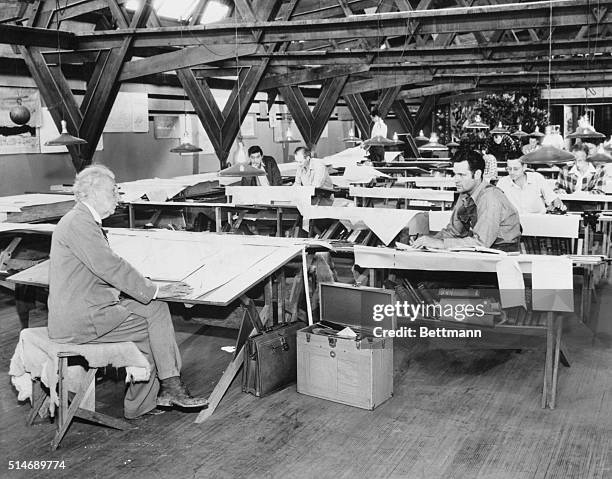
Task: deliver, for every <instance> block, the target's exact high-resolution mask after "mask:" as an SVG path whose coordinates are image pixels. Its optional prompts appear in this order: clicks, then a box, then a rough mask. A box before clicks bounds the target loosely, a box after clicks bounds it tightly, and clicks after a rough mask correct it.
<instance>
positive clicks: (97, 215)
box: [81, 201, 102, 225]
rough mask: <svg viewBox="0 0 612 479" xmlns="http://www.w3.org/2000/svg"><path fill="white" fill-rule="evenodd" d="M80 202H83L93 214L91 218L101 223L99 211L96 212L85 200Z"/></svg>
mask: <svg viewBox="0 0 612 479" xmlns="http://www.w3.org/2000/svg"><path fill="white" fill-rule="evenodd" d="M81 203H83V204H84V205H85V206H86V207H87V209H88V210H89V212H90V213H91V216H93V219H94V221H95V222H96V223H98V224H99V225H101V224H102V218H101V217H100V213H98V212H97V211H96V210H95V209H94V207H93V206H91V205H90V204H89V203H87V202H86V201H81Z"/></svg>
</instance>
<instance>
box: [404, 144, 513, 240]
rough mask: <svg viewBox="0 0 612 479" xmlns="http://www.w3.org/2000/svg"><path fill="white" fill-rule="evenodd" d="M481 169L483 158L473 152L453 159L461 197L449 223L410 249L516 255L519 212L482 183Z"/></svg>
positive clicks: (489, 186) (490, 186)
mask: <svg viewBox="0 0 612 479" xmlns="http://www.w3.org/2000/svg"><path fill="white" fill-rule="evenodd" d="M484 169H485V164H484V160H483V158H482V155H481V154H480V153H478V152H476V151H473V150H463V151H459V152H458V153H457V154H456V155H455V158H454V164H453V172H454V175H455V186H456V187H457V191H458V192H459V193H460V195H459V199H458V200H457V202H456V203H455V206H454V208H453V211H452V214H451V220H450V223H449V224H448V226H446V227H445V228H444V229H442V231H440V232H438V233H437V234H436V235H434V236H422V237H420V238H417V239H416V241H415V242H414V244H413V246H415V247H430V248H446V249H448V248H457V247H466V246H468V247H469V246H474V247H485V248H495V249H500V250H503V251H519V241H520V237H521V225H520V222H519V215H518V211H517V210H516V208H515V207H514V206H513V205H512V203H510V200H508V198H507V197H506V195H504V193H503V191H502V190H500V189H499V188H497V187H495V186H492V185H490V184H489V183H487V182H486V181H483V172H484Z"/></svg>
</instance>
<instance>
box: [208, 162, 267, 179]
mask: <svg viewBox="0 0 612 479" xmlns="http://www.w3.org/2000/svg"><path fill="white" fill-rule="evenodd" d="M265 174H266V172H265V171H264V170H260V169H258V168H255V167H253V166H251V165H248V164H244V163H240V164H237V165H234V166H230V167H229V168H226V169H225V170H221V171H220V172H219V176H233V177H245V176H264V175H265Z"/></svg>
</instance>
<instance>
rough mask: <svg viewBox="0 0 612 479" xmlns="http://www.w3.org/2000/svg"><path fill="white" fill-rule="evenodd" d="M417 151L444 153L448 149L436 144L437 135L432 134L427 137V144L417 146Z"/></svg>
mask: <svg viewBox="0 0 612 479" xmlns="http://www.w3.org/2000/svg"><path fill="white" fill-rule="evenodd" d="M418 149H419V151H445V150H448V147H447V146H445V145H441V144H440V143H438V135H436V134H435V133H432V134H431V136H430V137H429V142H428V143H426V144H425V145H423V146H419V148H418Z"/></svg>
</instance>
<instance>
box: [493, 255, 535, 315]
mask: <svg viewBox="0 0 612 479" xmlns="http://www.w3.org/2000/svg"><path fill="white" fill-rule="evenodd" d="M495 269H496V271H497V283H498V285H499V293H500V302H501V305H502V307H503V308H512V307H515V306H522V307H524V308H526V307H527V304H526V301H525V281H524V279H523V272H522V271H521V268H520V267H519V265H518V263H517V261H516V260H515V259H513V258H504V259H502V260H501V261H498V262H497V264H496V265H495Z"/></svg>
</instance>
